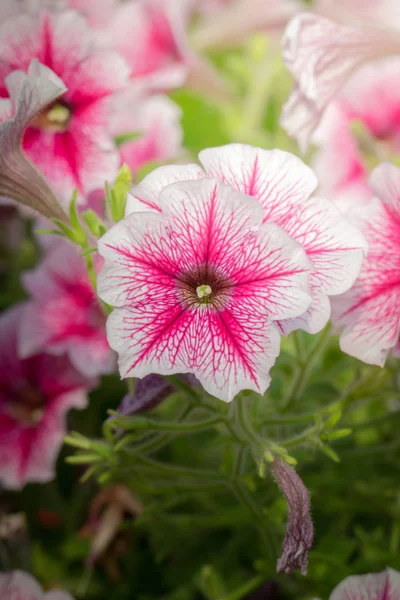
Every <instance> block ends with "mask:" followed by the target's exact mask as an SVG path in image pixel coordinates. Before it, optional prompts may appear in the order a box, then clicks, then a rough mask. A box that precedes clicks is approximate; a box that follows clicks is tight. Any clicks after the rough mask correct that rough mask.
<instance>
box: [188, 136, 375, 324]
mask: <svg viewBox="0 0 400 600" xmlns="http://www.w3.org/2000/svg"><path fill="white" fill-rule="evenodd" d="M200 160H201V162H202V164H203V165H204V167H205V168H206V170H207V172H208V173H209V174H210V175H213V176H215V177H218V178H219V179H221V181H224V182H225V183H228V184H229V185H231V186H232V187H234V188H235V189H237V190H239V191H242V192H244V193H246V194H249V195H251V196H254V197H255V198H257V199H258V201H259V202H260V203H261V205H262V206H263V208H264V219H265V220H266V221H271V222H273V223H276V224H277V225H279V226H280V227H281V228H282V229H284V231H285V232H286V233H287V234H288V235H289V236H290V237H291V238H293V239H294V240H295V241H296V242H298V243H299V244H301V246H302V247H303V248H304V249H305V251H306V253H307V256H308V258H309V259H310V261H311V263H312V265H313V267H314V270H313V272H312V273H311V274H310V289H311V292H312V296H313V302H312V304H311V306H310V307H309V309H308V311H307V313H306V314H304V315H302V316H301V317H299V318H298V320H290V321H289V322H287V323H280V327H281V329H282V331H284V332H285V334H288V333H290V331H293V330H294V329H298V328H301V329H305V330H306V331H308V332H309V333H317V332H318V331H320V330H321V329H322V328H323V327H324V326H325V325H326V323H327V321H328V319H329V317H330V304H329V301H328V300H327V298H326V296H331V295H336V294H341V293H343V292H344V291H346V290H347V289H349V287H351V285H352V284H353V283H354V281H355V279H356V277H357V275H358V274H359V272H360V267H361V262H362V259H363V257H364V253H365V250H366V242H365V240H364V238H363V236H362V234H361V233H360V232H359V231H358V229H357V228H356V227H354V226H353V225H351V224H350V223H349V222H348V221H347V220H346V219H345V218H344V217H343V215H342V214H341V213H340V212H339V210H338V209H337V208H336V207H335V206H334V205H333V204H332V203H331V202H328V201H326V200H322V199H319V198H310V197H309V196H310V194H311V193H312V192H313V191H314V190H315V188H316V186H317V180H316V177H315V174H314V172H313V171H312V170H311V169H310V168H309V167H307V166H306V165H305V164H304V163H303V162H302V161H301V160H300V159H299V158H297V157H295V156H293V155H291V154H289V153H287V152H283V151H281V150H263V149H261V148H254V147H252V146H246V145H244V144H231V145H228V146H224V147H222V148H213V149H209V150H204V151H202V152H201V153H200Z"/></svg>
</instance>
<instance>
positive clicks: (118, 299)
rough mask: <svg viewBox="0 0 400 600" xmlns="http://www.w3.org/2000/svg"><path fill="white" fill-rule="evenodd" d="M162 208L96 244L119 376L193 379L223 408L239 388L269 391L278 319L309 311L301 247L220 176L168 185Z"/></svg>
mask: <svg viewBox="0 0 400 600" xmlns="http://www.w3.org/2000/svg"><path fill="white" fill-rule="evenodd" d="M172 169H176V170H177V171H178V172H180V173H182V171H180V168H179V167H176V168H172ZM191 169H193V167H182V170H183V171H184V170H186V171H190V170H191ZM194 169H196V167H194ZM197 171H200V169H199V168H197ZM165 179H166V178H164V179H163V177H162V175H160V176H159V177H157V176H156V177H155V179H154V183H155V185H158V186H159V187H160V188H162V187H163V183H168V182H166V181H165ZM186 179H187V177H186ZM157 206H158V208H157V211H154V210H153V211H151V210H147V211H146V210H144V211H143V212H141V213H139V212H138V213H134V214H131V215H128V216H127V217H125V219H123V220H122V221H120V222H119V223H117V224H116V225H115V226H114V227H112V228H111V229H110V230H109V231H108V232H107V233H106V234H105V235H104V236H103V238H101V240H100V241H99V252H100V254H101V255H102V256H103V257H104V259H105V265H104V266H103V268H102V270H101V272H100V274H99V278H98V293H99V295H100V297H101V298H103V300H105V301H106V302H108V303H109V304H111V305H112V306H115V307H117V308H115V309H114V311H113V312H112V313H111V315H110V317H109V318H108V321H107V333H108V341H109V343H110V346H111V347H112V348H114V350H116V351H117V353H118V355H119V368H120V373H121V376H122V377H144V376H145V375H148V374H150V373H159V374H164V375H166V374H173V373H192V374H193V375H195V376H196V377H197V379H198V380H199V381H200V383H201V384H202V385H203V386H204V388H205V389H206V390H207V391H208V392H209V393H210V394H213V395H215V396H217V397H219V398H221V399H223V400H225V401H230V400H232V398H233V397H234V396H235V394H237V393H238V392H239V391H240V390H242V389H252V390H255V391H257V392H259V393H263V392H264V391H265V390H266V388H267V387H268V384H269V381H270V377H269V369H270V367H271V366H272V364H273V363H274V361H275V358H276V356H277V354H278V352H279V338H280V336H279V333H278V330H277V328H276V327H275V325H274V323H273V322H272V321H274V320H277V319H284V318H292V317H296V316H298V315H300V314H302V313H303V312H304V311H305V310H306V309H307V307H308V305H309V303H310V297H309V295H308V293H307V291H308V285H307V280H308V273H309V268H310V265H309V262H308V260H307V258H306V256H305V253H304V251H303V249H302V248H301V246H299V245H298V244H297V243H296V242H294V241H293V240H291V239H290V238H289V237H288V236H287V235H286V234H285V232H284V231H283V230H282V229H280V228H279V227H278V226H276V225H274V224H273V223H265V224H263V209H262V207H261V205H260V204H259V203H258V202H257V201H256V200H255V199H254V198H251V197H249V196H246V195H245V194H242V193H239V192H236V191H235V190H233V189H232V188H231V187H229V186H226V185H224V184H222V183H221V182H219V181H218V180H216V179H211V178H210V179H200V180H198V181H196V180H192V181H180V182H176V183H174V184H171V185H167V187H165V188H164V189H162V191H161V193H160V194H159V197H158V198H157Z"/></svg>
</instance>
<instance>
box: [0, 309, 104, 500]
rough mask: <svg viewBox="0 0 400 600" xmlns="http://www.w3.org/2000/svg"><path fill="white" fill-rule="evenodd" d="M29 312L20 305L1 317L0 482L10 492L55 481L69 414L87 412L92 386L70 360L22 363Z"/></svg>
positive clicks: (44, 358) (40, 358)
mask: <svg viewBox="0 0 400 600" xmlns="http://www.w3.org/2000/svg"><path fill="white" fill-rule="evenodd" d="M24 309H25V306H24V305H19V306H17V307H16V308H14V309H12V310H10V311H8V312H5V313H3V314H2V316H1V317H0V482H1V484H2V485H3V486H4V487H7V488H10V489H20V488H21V487H23V486H24V485H25V484H26V483H29V482H44V481H49V480H51V479H52V478H53V476H54V468H55V462H56V459H57V455H58V451H59V449H60V447H61V445H62V441H63V436H64V435H65V428H66V427H65V419H66V414H67V412H68V411H69V410H70V409H71V408H76V409H81V408H85V406H86V403H87V390H88V387H89V386H91V385H93V382H91V381H89V380H88V379H87V378H84V377H82V375H80V374H79V373H78V372H77V371H76V369H74V368H73V367H72V366H71V364H70V362H69V361H68V359H67V358H66V356H51V355H49V354H38V355H36V356H32V357H31V358H28V359H25V360H21V359H20V358H19V356H18V349H17V344H18V340H17V338H18V328H19V326H20V323H21V319H22V317H23V311H24Z"/></svg>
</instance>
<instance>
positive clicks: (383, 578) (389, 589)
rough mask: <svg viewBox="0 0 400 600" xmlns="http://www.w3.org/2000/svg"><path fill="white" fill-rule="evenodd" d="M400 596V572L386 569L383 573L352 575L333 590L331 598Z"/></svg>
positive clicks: (381, 599)
mask: <svg viewBox="0 0 400 600" xmlns="http://www.w3.org/2000/svg"><path fill="white" fill-rule="evenodd" d="M399 596H400V573H399V572H398V571H395V570H394V569H385V571H382V572H381V573H368V574H367V575H352V576H351V577H347V578H346V579H344V580H343V581H342V582H341V583H339V585H338V586H336V588H335V589H334V590H333V592H332V594H331V595H330V597H329V600H367V599H368V600H397V599H398V598H399Z"/></svg>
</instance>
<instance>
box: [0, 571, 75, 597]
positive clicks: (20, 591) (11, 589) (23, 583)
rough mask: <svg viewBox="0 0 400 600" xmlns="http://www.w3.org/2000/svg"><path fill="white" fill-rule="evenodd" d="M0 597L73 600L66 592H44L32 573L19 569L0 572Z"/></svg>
mask: <svg viewBox="0 0 400 600" xmlns="http://www.w3.org/2000/svg"><path fill="white" fill-rule="evenodd" d="M0 598H2V600H3V599H4V600H14V599H15V600H74V599H73V598H72V596H71V595H70V594H68V593H67V592H62V591H57V590H54V591H51V592H47V593H46V594H45V593H44V592H43V590H42V588H41V587H40V585H39V584H38V583H37V581H36V580H35V579H34V578H33V577H32V575H30V574H29V573H25V572H24V571H19V570H16V571H11V572H9V573H0Z"/></svg>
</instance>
